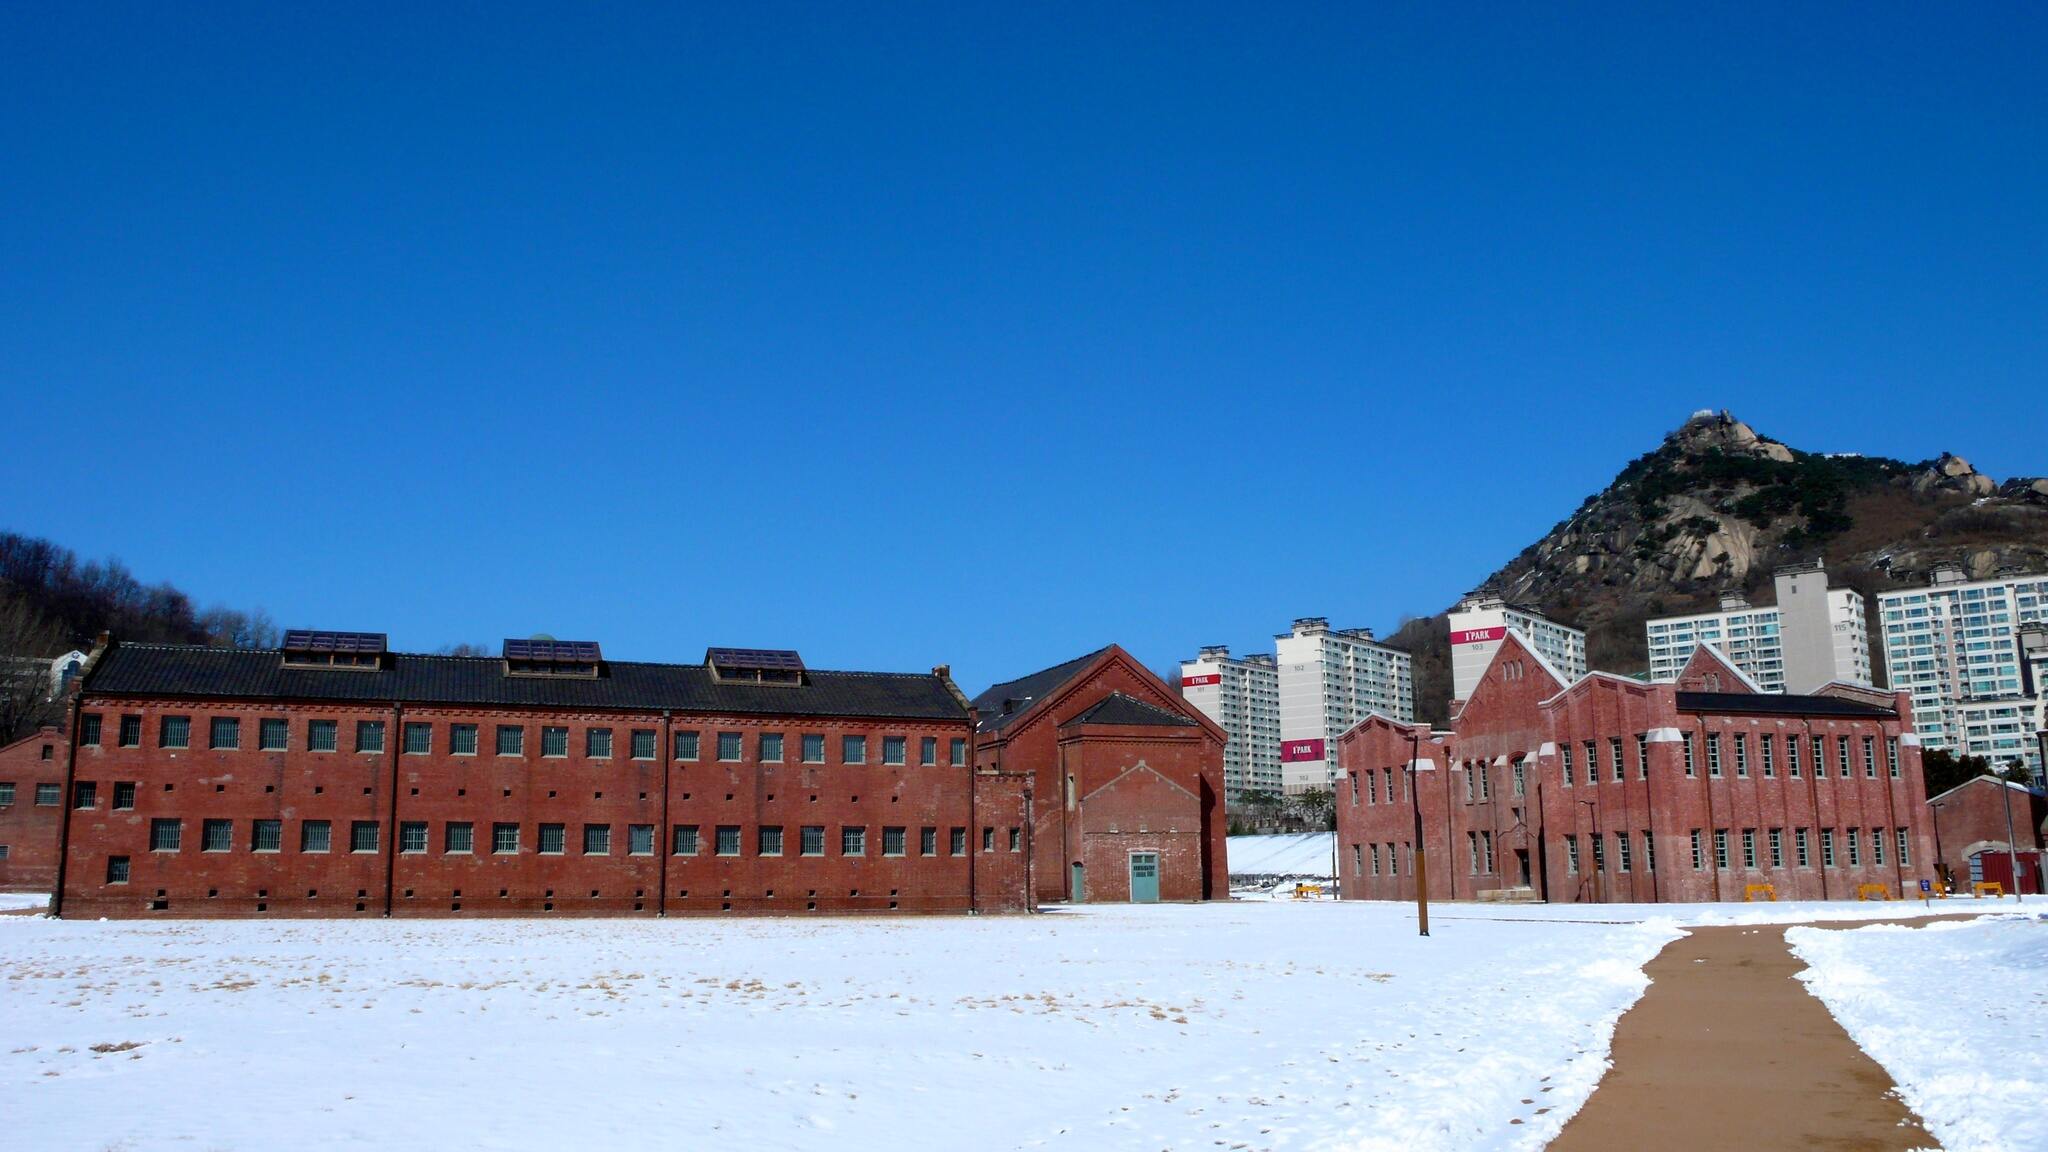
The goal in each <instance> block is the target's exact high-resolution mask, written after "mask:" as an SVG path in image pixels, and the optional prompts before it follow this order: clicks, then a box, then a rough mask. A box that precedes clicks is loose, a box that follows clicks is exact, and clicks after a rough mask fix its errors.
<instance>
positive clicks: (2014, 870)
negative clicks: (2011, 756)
mask: <svg viewBox="0 0 2048 1152" xmlns="http://www.w3.org/2000/svg"><path fill="white" fill-rule="evenodd" d="M2019 765H2020V762H2019V761H2018V760H2014V761H2013V762H2012V766H2013V767H2015V768H2017V767H2019ZM1998 790H1999V791H2000V792H2003V793H2005V870H2006V871H2007V872H2008V873H2010V874H2011V875H2012V901H2013V903H2015V904H2024V903H2026V900H2027V898H2026V897H2025V896H2023V895H2021V893H2023V892H2025V891H2026V890H2027V886H2026V885H2025V884H2024V883H2021V881H2020V844H2019V841H2017V840H2014V839H2013V838H2012V782H2011V781H2009V780H2005V779H2000V780H1999V781H1998Z"/></svg>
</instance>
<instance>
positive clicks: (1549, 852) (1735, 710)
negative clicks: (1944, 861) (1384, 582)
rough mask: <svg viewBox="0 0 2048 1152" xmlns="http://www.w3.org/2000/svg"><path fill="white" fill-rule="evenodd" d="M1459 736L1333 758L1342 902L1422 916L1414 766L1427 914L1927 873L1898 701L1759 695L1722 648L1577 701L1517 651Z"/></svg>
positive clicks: (1370, 742) (1582, 687)
mask: <svg viewBox="0 0 2048 1152" xmlns="http://www.w3.org/2000/svg"><path fill="white" fill-rule="evenodd" d="M1453 707H1454V719H1453V720H1452V723H1451V728H1450V730H1449V731H1437V732H1432V731H1429V730H1427V729H1426V728H1423V727H1421V726H1418V725H1406V724H1400V723H1396V722H1394V721H1391V720H1388V719H1385V718H1384V717H1379V716H1373V717H1368V718H1367V719H1366V720H1365V721H1364V722H1362V723H1360V724H1359V725H1357V726H1356V727H1354V728H1353V729H1352V730H1351V731H1349V732H1347V733H1345V735H1344V736H1343V737H1342V739H1341V740H1340V741H1339V743H1338V762H1339V765H1340V767H1341V769H1342V775H1341V777H1340V784H1339V791H1338V795H1337V818H1338V823H1337V827H1338V841H1339V844H1340V851H1341V853H1342V855H1343V860H1342V862H1341V865H1340V867H1341V872H1342V877H1341V880H1340V888H1341V891H1342V895H1343V896H1344V897H1345V898H1347V899H1376V900H1397V899H1413V898H1414V894H1415V888H1414V853H1413V842H1414V839H1415V834H1414V819H1415V816H1414V813H1415V810H1414V808H1413V807H1411V805H1412V804H1414V803H1415V802H1416V799H1417V797H1416V796H1414V795H1411V792H1410V784H1409V778H1408V773H1407V771H1406V765H1407V764H1408V763H1409V758H1410V756H1411V755H1414V756H1416V757H1417V759H1418V762H1419V764H1420V767H1421V769H1422V770H1421V771H1420V772H1418V773H1416V775H1415V777H1414V781H1415V784H1414V788H1415V790H1416V791H1417V792H1419V793H1420V796H1419V799H1420V804H1421V812H1422V826H1423V832H1422V836H1423V844H1424V846H1425V848H1426V849H1427V850H1428V856H1429V859H1428V864H1429V889H1430V896H1431V898H1432V899H1439V900H1443V899H1452V900H1460V899H1475V898H1521V899H1537V900H1549V901H1556V902H1580V901H1606V902H1658V901H1706V900H1742V899H1744V898H1745V897H1746V896H1748V895H1749V894H1750V893H1751V891H1753V890H1754V891H1756V892H1757V893H1758V895H1759V896H1761V895H1762V892H1763V889H1762V888H1761V887H1758V886H1768V888H1769V890H1770V891H1771V892H1772V893H1774V894H1775V896H1776V897H1777V898H1778V899H1781V900H1785V899H1853V898H1855V897H1856V896H1857V895H1858V894H1859V893H1860V892H1863V891H1866V890H1867V891H1871V892H1875V891H1877V890H1878V889H1880V888H1881V889H1882V890H1883V891H1884V892H1886V893H1888V894H1891V895H1897V894H1899V893H1900V892H1901V891H1908V892H1910V891H1914V890H1916V889H1917V887H1918V881H1919V880H1920V879H1921V878H1922V877H1925V876H1929V875H1931V874H1932V861H1933V843H1932V837H1931V833H1930V829H1929V821H1928V820H1927V815H1926V808H1925V805H1924V804H1923V803H1922V802H1921V797H1923V796H1924V795H1925V792H1924V791H1923V787H1922V782H1921V771H1920V749H1919V740H1918V738H1917V737H1916V736H1915V735H1914V733H1913V730H1912V726H1911V720H1910V718H1911V712H1910V710H1909V708H1908V705H1907V701H1906V697H1905V696H1904V695H1903V694H1893V693H1886V692H1880V691H1876V690H1873V689H1869V688H1861V687H1856V686H1850V685H1829V686H1827V687H1826V688H1824V689H1822V690H1821V691H1820V692H1819V693H1818V694H1816V695H1811V696H1788V695H1777V694H1767V693H1760V692H1758V691H1756V686H1755V685H1754V683H1753V682H1751V681H1750V680H1749V679H1748V678H1747V677H1746V676H1744V675H1743V674H1742V673H1741V672H1740V671H1738V670H1737V669H1736V668H1735V667H1734V666H1733V665H1732V664H1730V663H1728V662H1727V661H1726V660H1725V659H1724V658H1723V657H1721V656H1720V654H1719V653H1718V652H1716V651H1715V650H1714V649H1713V648H1712V647H1710V646H1706V647H1702V648H1701V649H1700V651H1699V653H1698V654H1697V655H1695V657H1694V659H1693V661H1692V663H1690V664H1689V665H1688V666H1687V668H1686V670H1685V672H1684V673H1683V674H1682V675H1681V677H1680V679H1679V681H1678V682H1677V683H1665V684H1650V683H1643V682H1641V681H1637V680H1633V679H1629V678H1626V677H1620V676H1614V675H1610V674H1607V673H1602V672H1594V673H1590V674H1588V675H1586V676H1583V677H1581V678H1579V679H1578V680H1577V681H1576V682H1574V683H1571V684H1566V683H1565V682H1564V680H1563V678H1562V677H1561V676H1560V675H1559V674H1558V673H1557V672H1556V670H1555V669H1554V668H1552V667H1551V666H1550V665H1549V664H1548V663H1547V662H1546V661H1545V660H1544V659H1543V658H1542V657H1541V656H1540V655H1538V654H1537V653H1536V652H1535V651H1534V649H1532V648H1530V647H1529V646H1527V645H1526V644H1524V643H1523V642H1522V641H1521V638H1520V637H1519V636H1518V635H1516V634H1515V633H1513V632H1510V633H1509V635H1508V638H1507V639H1506V640H1505V641H1504V642H1503V643H1502V645H1501V648H1500V650H1499V652H1497V653H1496V654H1495V656H1494V659H1493V662H1492V663H1491V664H1490V665H1488V667H1487V670H1486V673H1485V676H1484V678H1483V679H1482V680H1481V682H1480V684H1479V686H1478V687H1477V688H1476V689H1475V690H1474V691H1473V693H1472V696H1471V698H1470V699H1468V700H1465V701H1463V702H1461V703H1459V704H1456V705H1454V706H1453Z"/></svg>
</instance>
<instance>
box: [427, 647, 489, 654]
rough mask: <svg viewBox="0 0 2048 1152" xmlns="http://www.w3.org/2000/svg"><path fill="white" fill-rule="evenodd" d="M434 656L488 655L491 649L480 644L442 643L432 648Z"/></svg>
mask: <svg viewBox="0 0 2048 1152" xmlns="http://www.w3.org/2000/svg"><path fill="white" fill-rule="evenodd" d="M434 654H435V655H436V656H489V655H490V654H491V650H490V649H489V648H487V647H485V646H484V645H482V644H443V645H441V646H440V647H439V648H436V649H434Z"/></svg>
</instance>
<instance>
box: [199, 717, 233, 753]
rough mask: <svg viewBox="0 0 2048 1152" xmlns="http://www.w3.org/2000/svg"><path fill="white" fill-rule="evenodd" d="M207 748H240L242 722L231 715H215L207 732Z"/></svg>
mask: <svg viewBox="0 0 2048 1152" xmlns="http://www.w3.org/2000/svg"><path fill="white" fill-rule="evenodd" d="M206 746H207V747H208V748H228V749H232V748H240V747H241V746H242V722H241V720H240V719H238V718H236V717H233V716H215V717H214V718H213V723H212V725H211V726H210V730H209V731H208V732H207V740H206Z"/></svg>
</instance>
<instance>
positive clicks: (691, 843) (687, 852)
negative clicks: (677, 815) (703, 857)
mask: <svg viewBox="0 0 2048 1152" xmlns="http://www.w3.org/2000/svg"><path fill="white" fill-rule="evenodd" d="M670 851H671V852H673V853H674V854H675V855H677V856H695V855H696V854H697V826H696V825H695V824H678V825H676V826H675V834H674V840H673V843H672V846H671V847H670Z"/></svg>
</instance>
